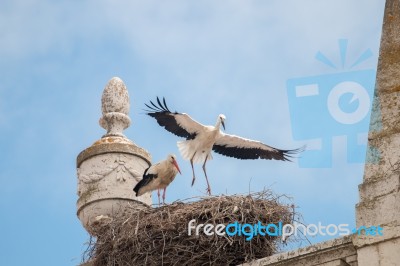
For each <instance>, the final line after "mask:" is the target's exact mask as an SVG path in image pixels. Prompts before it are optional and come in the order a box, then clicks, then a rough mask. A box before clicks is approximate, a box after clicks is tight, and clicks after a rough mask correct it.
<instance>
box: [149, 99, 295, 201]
mask: <svg viewBox="0 0 400 266" xmlns="http://www.w3.org/2000/svg"><path fill="white" fill-rule="evenodd" d="M150 104H151V105H148V104H145V105H146V106H147V108H149V109H150V110H147V112H148V113H147V114H148V115H149V116H151V117H154V118H155V119H156V120H157V122H158V124H159V125H160V126H162V127H164V128H165V129H166V130H168V131H169V132H171V133H173V134H175V135H177V136H179V137H183V138H186V140H185V141H178V148H179V151H180V153H181V155H182V157H183V158H184V159H185V160H189V161H190V164H191V166H192V172H193V179H192V186H193V184H194V181H195V179H196V176H195V173H194V168H193V163H203V171H204V175H205V177H206V181H207V192H208V194H209V195H211V187H210V184H209V182H208V177H207V172H206V163H207V160H211V159H212V155H211V150H214V151H215V152H217V153H220V154H222V155H225V156H229V157H235V158H238V159H266V160H272V159H274V160H281V161H290V158H292V155H294V154H296V153H299V152H301V151H302V150H303V148H300V149H294V150H280V149H276V148H274V147H271V146H268V145H266V144H264V143H261V142H259V141H256V140H251V139H246V138H242V137H239V136H235V135H229V134H225V133H223V132H222V131H221V130H220V127H221V125H222V127H223V128H224V130H225V124H224V121H225V119H226V118H225V115H223V114H220V115H219V116H218V118H217V123H216V124H215V126H205V125H202V124H200V123H198V122H197V121H195V120H194V119H192V118H191V117H190V116H189V115H188V114H186V113H178V112H174V113H173V112H171V111H170V110H169V109H168V106H167V104H166V102H165V98H163V102H161V101H160V99H159V98H158V97H157V104H158V105H156V104H154V103H153V102H152V101H150Z"/></svg>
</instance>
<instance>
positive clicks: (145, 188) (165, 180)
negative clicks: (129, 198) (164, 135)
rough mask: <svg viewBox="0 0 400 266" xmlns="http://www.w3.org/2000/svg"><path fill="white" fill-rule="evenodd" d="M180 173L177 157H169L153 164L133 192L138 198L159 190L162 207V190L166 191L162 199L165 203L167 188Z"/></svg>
mask: <svg viewBox="0 0 400 266" xmlns="http://www.w3.org/2000/svg"><path fill="white" fill-rule="evenodd" d="M178 172H179V173H181V170H180V169H179V166H178V163H177V162H176V157H175V155H173V154H170V155H168V157H167V159H166V160H163V161H161V162H158V163H156V164H153V165H152V166H150V167H149V168H147V169H146V170H145V171H144V174H143V179H142V180H140V181H139V183H137V184H136V186H135V187H134V188H133V191H135V192H136V197H138V196H141V195H143V194H144V193H146V192H149V191H153V190H156V189H158V193H157V196H158V205H160V189H164V192H163V195H162V199H163V203H165V193H166V190H167V186H168V185H169V184H171V182H172V181H174V179H175V176H176V175H177V174H178Z"/></svg>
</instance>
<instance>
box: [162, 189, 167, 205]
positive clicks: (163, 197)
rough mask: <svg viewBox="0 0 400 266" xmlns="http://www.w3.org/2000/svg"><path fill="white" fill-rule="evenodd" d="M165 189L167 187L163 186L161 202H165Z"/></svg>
mask: <svg viewBox="0 0 400 266" xmlns="http://www.w3.org/2000/svg"><path fill="white" fill-rule="evenodd" d="M166 191H167V188H164V192H163V195H162V203H163V204H165V192H166Z"/></svg>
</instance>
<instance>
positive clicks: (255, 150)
mask: <svg viewBox="0 0 400 266" xmlns="http://www.w3.org/2000/svg"><path fill="white" fill-rule="evenodd" d="M212 149H213V150H214V151H215V152H217V153H219V154H222V155H225V156H229V157H234V158H237V159H265V160H280V161H291V159H292V158H293V155H295V154H298V153H300V152H302V151H303V150H304V147H303V148H299V149H294V150H280V149H277V148H274V147H271V146H268V145H266V144H264V143H262V142H259V141H255V140H250V139H245V138H242V137H238V136H234V135H229V134H222V135H221V137H220V138H218V139H217V140H216V142H215V144H214V146H213V148H212Z"/></svg>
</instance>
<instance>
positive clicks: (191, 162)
mask: <svg viewBox="0 0 400 266" xmlns="http://www.w3.org/2000/svg"><path fill="white" fill-rule="evenodd" d="M195 155H196V152H195V153H194V154H193V156H192V158H191V159H190V165H191V166H192V172H193V179H192V187H193V184H194V180H195V179H196V176H195V175H194V168H193V159H194V156H195Z"/></svg>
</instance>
